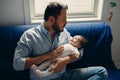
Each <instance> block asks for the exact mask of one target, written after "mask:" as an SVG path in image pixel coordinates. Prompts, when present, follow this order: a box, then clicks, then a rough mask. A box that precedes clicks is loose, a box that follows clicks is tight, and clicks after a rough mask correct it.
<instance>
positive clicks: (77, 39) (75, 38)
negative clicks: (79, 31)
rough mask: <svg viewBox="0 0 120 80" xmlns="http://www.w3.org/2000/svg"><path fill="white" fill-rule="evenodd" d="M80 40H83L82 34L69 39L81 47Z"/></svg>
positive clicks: (71, 42) (72, 43) (74, 44)
mask: <svg viewBox="0 0 120 80" xmlns="http://www.w3.org/2000/svg"><path fill="white" fill-rule="evenodd" d="M80 40H81V37H80V36H74V37H71V38H70V39H69V43H70V44H71V45H73V46H75V47H77V48H80V47H81V46H80Z"/></svg>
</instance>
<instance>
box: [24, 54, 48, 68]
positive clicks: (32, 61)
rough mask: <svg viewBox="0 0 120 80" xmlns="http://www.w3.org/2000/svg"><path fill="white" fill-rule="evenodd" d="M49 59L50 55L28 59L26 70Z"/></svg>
mask: <svg viewBox="0 0 120 80" xmlns="http://www.w3.org/2000/svg"><path fill="white" fill-rule="evenodd" d="M48 59H49V55H48V54H45V55H40V56H37V57H27V58H26V62H25V68H26V69H29V68H30V67H31V65H33V64H35V65H38V64H40V63H42V62H43V61H45V60H48Z"/></svg>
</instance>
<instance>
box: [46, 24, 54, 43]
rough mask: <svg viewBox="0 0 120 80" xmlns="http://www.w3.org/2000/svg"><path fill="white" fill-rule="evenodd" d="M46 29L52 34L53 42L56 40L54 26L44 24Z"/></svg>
mask: <svg viewBox="0 0 120 80" xmlns="http://www.w3.org/2000/svg"><path fill="white" fill-rule="evenodd" d="M44 27H45V28H46V29H47V30H48V31H49V32H50V37H51V40H52V41H53V40H54V36H55V31H54V30H53V28H52V26H51V25H50V24H49V22H44Z"/></svg>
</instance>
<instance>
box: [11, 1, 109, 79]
mask: <svg viewBox="0 0 120 80" xmlns="http://www.w3.org/2000/svg"><path fill="white" fill-rule="evenodd" d="M66 14H67V6H66V5H63V4H61V3H58V2H50V3H49V4H48V6H47V8H46V10H45V13H44V23H43V24H41V25H40V26H38V27H35V28H32V29H30V30H28V31H26V32H24V34H23V35H22V36H21V38H20V40H19V42H18V46H17V47H16V50H15V54H14V60H13V66H14V68H15V69H16V70H24V69H30V79H31V80H106V79H107V72H106V69H105V68H103V67H88V68H83V69H76V70H66V69H65V68H66V65H67V64H69V63H71V62H73V61H75V60H77V56H78V54H76V53H74V54H72V55H69V56H65V57H63V58H57V59H54V58H55V57H58V56H59V55H61V54H62V51H63V50H64V47H63V46H61V45H63V44H65V43H68V41H69V38H70V34H69V33H68V32H67V30H66V29H65V28H64V27H65V25H66V24H67V21H66V18H67V16H66ZM80 57H81V55H80ZM50 59H52V61H51V62H50V63H51V64H54V65H55V67H54V68H52V69H50V70H49V71H54V73H53V74H52V75H49V76H47V77H39V76H37V75H36V74H35V73H34V71H32V70H31V65H33V64H35V65H40V64H41V63H43V62H45V61H47V60H50Z"/></svg>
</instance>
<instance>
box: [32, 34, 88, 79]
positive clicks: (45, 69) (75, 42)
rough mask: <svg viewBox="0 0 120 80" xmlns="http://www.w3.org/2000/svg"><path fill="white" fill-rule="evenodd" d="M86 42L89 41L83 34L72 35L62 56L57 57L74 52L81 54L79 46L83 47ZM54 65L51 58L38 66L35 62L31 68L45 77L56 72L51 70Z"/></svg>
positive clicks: (65, 45)
mask: <svg viewBox="0 0 120 80" xmlns="http://www.w3.org/2000/svg"><path fill="white" fill-rule="evenodd" d="M86 42H87V40H86V39H85V38H84V37H83V36H80V35H76V36H74V37H71V38H70V39H69V43H67V44H64V45H63V46H64V50H63V53H62V54H61V55H60V56H58V57H57V58H60V57H65V56H68V55H71V54H73V53H77V54H80V53H79V51H78V48H81V47H82V46H83V45H84V44H85V43H86ZM78 57H79V56H78ZM53 67H54V65H51V64H50V60H48V61H46V62H43V63H41V64H40V65H39V66H36V65H34V64H33V65H32V66H31V69H32V70H33V71H34V72H35V73H36V74H37V75H38V76H40V77H45V76H48V75H51V74H52V73H53V72H54V71H51V72H50V71H49V70H50V69H51V68H53Z"/></svg>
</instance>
